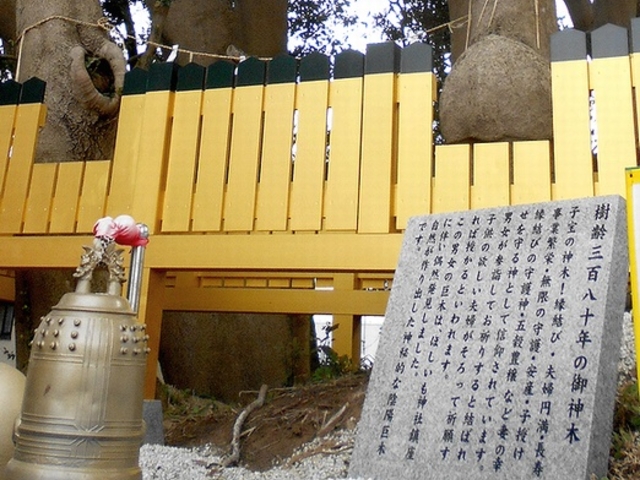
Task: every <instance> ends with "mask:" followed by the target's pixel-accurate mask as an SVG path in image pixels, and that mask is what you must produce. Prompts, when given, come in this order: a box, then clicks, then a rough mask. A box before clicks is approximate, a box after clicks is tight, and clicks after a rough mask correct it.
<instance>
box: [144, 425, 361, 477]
mask: <svg viewBox="0 0 640 480" xmlns="http://www.w3.org/2000/svg"><path fill="white" fill-rule="evenodd" d="M354 439H355V433H354V432H353V431H340V432H337V433H336V434H334V435H331V436H328V437H324V438H321V439H317V440H315V441H314V442H311V443H309V444H307V445H306V446H305V447H303V448H302V449H301V450H300V451H298V452H296V453H294V454H293V456H292V457H291V458H290V459H289V460H288V461H287V462H286V463H284V464H282V465H278V466H276V467H273V468H272V469H270V470H267V471H265V472H252V471H250V470H246V469H244V468H241V467H233V468H224V469H220V468H217V467H216V465H218V464H219V463H220V461H221V454H220V452H219V451H216V450H213V449H212V448H211V446H209V445H206V446H203V447H199V448H195V449H187V448H176V447H162V446H159V445H145V446H143V447H142V449H141V450H140V466H141V467H142V472H143V476H142V478H143V480H155V479H157V480H182V479H184V480H187V479H188V480H210V479H211V478H214V479H220V480H300V479H306V480H330V479H336V480H337V479H346V478H347V470H348V468H349V459H350V457H351V451H352V450H353V441H354ZM353 480H363V479H353Z"/></svg>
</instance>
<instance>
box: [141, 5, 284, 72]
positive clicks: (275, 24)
mask: <svg viewBox="0 0 640 480" xmlns="http://www.w3.org/2000/svg"><path fill="white" fill-rule="evenodd" d="M149 3H150V5H149V7H150V10H151V12H152V16H153V15H155V10H156V9H157V8H158V7H156V6H153V5H151V3H152V2H149ZM233 4H234V5H232V4H231V2H229V1H228V0H174V1H173V2H172V3H171V7H170V8H169V11H168V13H167V15H166V22H165V23H164V25H163V27H162V32H161V33H162V42H161V43H164V44H167V45H178V46H179V47H180V48H181V49H185V50H190V51H195V52H203V53H205V55H198V54H194V55H190V54H187V53H180V54H179V55H178V59H177V62H178V63H179V64H181V65H184V64H186V63H188V62H191V61H193V62H196V63H199V64H201V65H209V64H211V63H213V62H215V61H216V60H217V58H216V57H215V56H208V55H207V54H210V55H227V54H228V53H227V52H229V51H242V52H245V53H246V54H247V55H255V56H263V57H272V56H275V55H278V54H280V53H285V52H286V51H287V1H286V0H237V1H236V2H233ZM230 47H231V48H230Z"/></svg>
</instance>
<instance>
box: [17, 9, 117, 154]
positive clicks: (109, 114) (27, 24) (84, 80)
mask: <svg viewBox="0 0 640 480" xmlns="http://www.w3.org/2000/svg"><path fill="white" fill-rule="evenodd" d="M16 8H17V9H16V12H17V17H16V18H17V28H18V30H19V31H20V32H22V31H24V30H25V29H28V31H27V32H26V33H25V34H24V36H23V37H22V39H21V41H22V48H21V59H20V67H19V72H18V81H25V80H27V79H29V78H31V77H34V76H35V77H39V78H41V79H42V80H44V81H46V82H47V89H46V93H45V103H46V104H47V107H48V115H47V122H46V124H45V126H44V128H43V129H42V131H41V133H40V139H39V143H38V148H37V153H36V161H38V162H59V161H68V160H94V159H108V158H111V156H112V153H113V147H114V138H115V129H116V123H115V122H114V121H113V120H114V117H115V115H116V113H117V111H118V104H119V98H120V93H121V90H122V85H123V82H124V73H125V61H124V56H123V55H122V52H121V51H120V49H119V48H118V47H117V46H116V45H115V44H114V43H113V42H111V41H110V40H109V39H108V36H107V33H106V32H105V31H104V30H103V29H101V28H98V27H94V26H88V25H85V24H80V23H75V22H71V21H67V20H63V19H49V18H50V17H53V16H65V17H69V18H72V19H74V20H78V21H81V22H86V23H92V24H95V23H97V22H98V20H99V19H100V18H101V17H102V10H101V9H100V4H99V3H98V1H97V0H95V1H94V0H92V1H86V0H84V1H82V0H56V1H48V2H42V1H39V0H18V1H17V6H16ZM40 22H41V23H40ZM38 23H39V24H38ZM36 24H38V25H37V26H35V25H36ZM87 66H89V69H87ZM92 66H93V67H95V68H93V69H91V67H92ZM96 86H97V87H98V88H100V89H101V91H100V90H98V89H97V88H96Z"/></svg>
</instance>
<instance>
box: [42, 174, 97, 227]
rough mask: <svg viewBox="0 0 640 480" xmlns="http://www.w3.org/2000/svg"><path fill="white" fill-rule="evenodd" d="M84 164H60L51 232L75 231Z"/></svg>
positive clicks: (52, 210)
mask: <svg viewBox="0 0 640 480" xmlns="http://www.w3.org/2000/svg"><path fill="white" fill-rule="evenodd" d="M84 166H85V162H62V163H60V165H59V166H58V181H57V182H56V186H55V192H54V194H53V205H52V207H51V223H50V225H49V232H51V233H72V232H75V229H76V219H77V216H78V200H79V198H80V187H81V185H82V176H83V174H84ZM96 220H97V219H96Z"/></svg>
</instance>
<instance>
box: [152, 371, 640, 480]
mask: <svg viewBox="0 0 640 480" xmlns="http://www.w3.org/2000/svg"><path fill="white" fill-rule="evenodd" d="M368 381H369V375H368V374H367V373H358V374H354V375H346V376H343V377H339V378H337V379H334V380H329V381H324V382H321V383H309V384H306V385H302V386H297V387H292V388H280V389H272V390H268V392H267V395H266V399H265V402H264V404H263V405H262V406H261V407H259V408H257V409H255V410H254V411H253V412H252V413H251V414H250V415H249V416H248V417H247V419H246V421H245V422H244V424H243V425H242V436H241V444H240V461H239V464H240V465H241V466H243V467H245V468H247V469H250V470H254V471H263V470H268V469H269V468H270V467H272V466H274V465H275V464H281V463H292V462H295V461H297V460H301V459H302V458H303V457H304V456H305V453H296V454H295V455H294V453H295V452H296V451H297V450H299V449H300V447H301V446H303V445H304V444H306V443H308V442H310V441H312V440H314V439H316V438H321V437H325V436H326V437H325V438H326V442H325V441H323V442H321V448H322V453H329V454H331V453H333V451H332V448H334V447H335V448H341V446H340V445H338V444H336V445H332V443H331V442H332V440H331V436H330V435H328V434H330V433H331V432H333V431H335V430H340V429H349V430H352V429H354V428H355V427H356V425H357V422H358V420H359V419H360V413H361V411H362V404H363V402H364V397H365V393H366V389H367V385H368ZM162 391H163V392H164V399H163V400H164V403H165V425H164V427H165V441H166V444H167V445H171V446H176V447H201V446H203V445H207V444H209V445H212V446H213V447H214V448H217V449H218V451H219V452H220V454H227V453H229V452H230V450H231V440H232V437H233V427H234V423H235V422H236V419H237V418H238V415H239V414H240V413H241V412H242V411H243V410H244V408H245V407H246V405H248V404H250V403H251V402H253V401H254V400H255V399H256V398H257V397H258V392H257V391H250V392H241V395H240V400H241V401H240V402H239V403H238V404H237V405H233V406H230V405H225V404H222V403H219V402H215V401H213V400H211V399H203V398H199V397H196V396H193V395H190V394H189V393H188V392H182V391H177V390H175V389H171V387H164V388H163V389H162ZM334 443H335V442H334ZM311 453H312V454H313V452H311ZM606 478H608V479H609V480H631V479H638V478H640V397H639V396H638V387H637V383H636V382H635V380H631V381H629V382H627V383H625V384H624V385H622V386H621V387H620V389H619V391H618V398H617V402H616V413H615V418H614V430H613V436H612V448H611V457H610V463H609V474H608V476H607V477H606Z"/></svg>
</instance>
